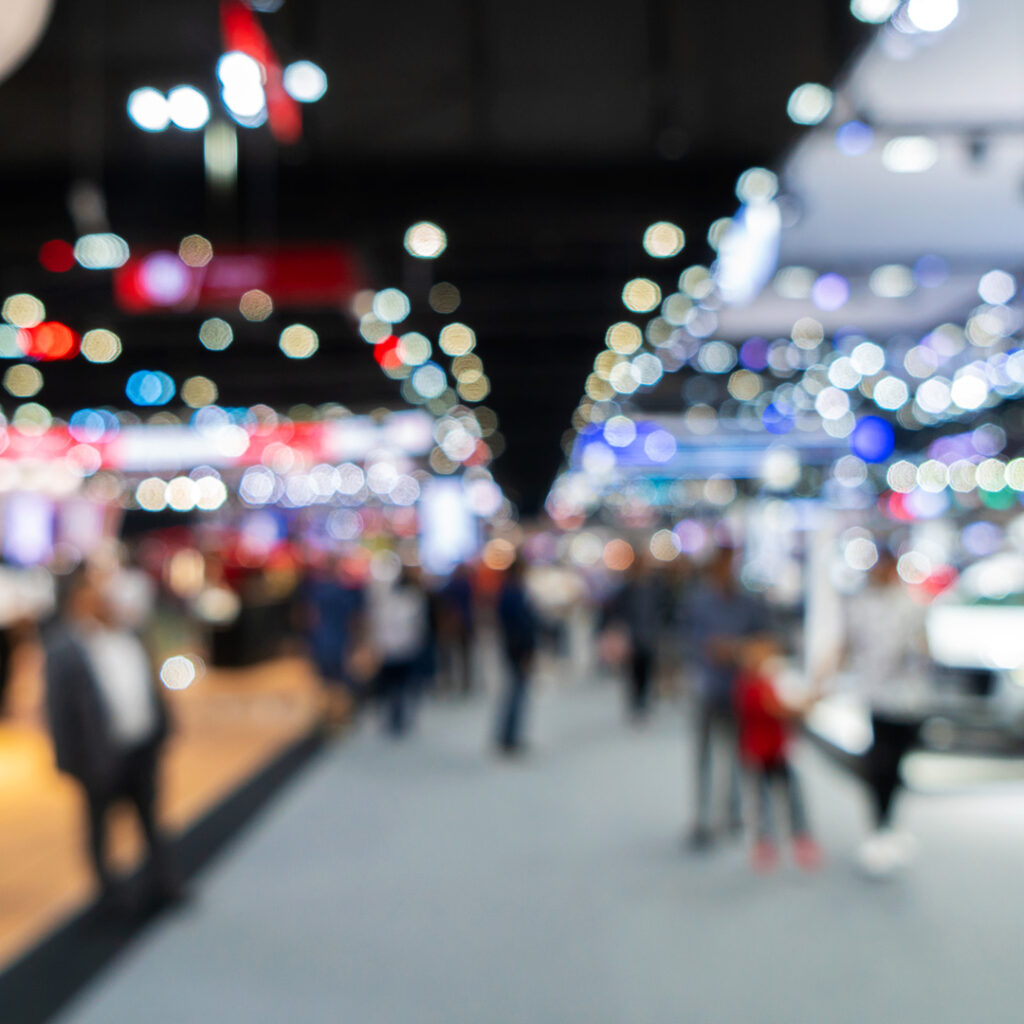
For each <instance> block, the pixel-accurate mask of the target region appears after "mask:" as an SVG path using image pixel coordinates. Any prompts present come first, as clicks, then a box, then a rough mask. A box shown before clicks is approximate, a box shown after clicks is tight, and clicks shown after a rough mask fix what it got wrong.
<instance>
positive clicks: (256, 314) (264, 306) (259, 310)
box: [238, 288, 274, 321]
mask: <svg viewBox="0 0 1024 1024" xmlns="http://www.w3.org/2000/svg"><path fill="white" fill-rule="evenodd" d="M238 312H239V313H241V314H242V316H244V317H245V319H246V320H251V321H260V320H266V319H267V317H269V316H270V314H271V313H273V312H274V300H273V299H272V298H271V297H270V296H269V295H268V294H267V293H266V292H265V291H263V290H262V289H260V288H250V289H249V291H247V292H245V293H243V295H242V297H241V298H240V299H239V300H238Z"/></svg>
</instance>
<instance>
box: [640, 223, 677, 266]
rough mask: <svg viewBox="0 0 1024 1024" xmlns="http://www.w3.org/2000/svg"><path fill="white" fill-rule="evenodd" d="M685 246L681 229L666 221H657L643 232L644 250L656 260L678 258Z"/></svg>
mask: <svg viewBox="0 0 1024 1024" xmlns="http://www.w3.org/2000/svg"><path fill="white" fill-rule="evenodd" d="M685 244H686V236H685V235H684V234H683V229H682V228H681V227H679V226H678V225H676V224H672V223H671V222H670V221H667V220H659V221H657V222H656V223H654V224H652V225H651V226H650V227H649V228H648V229H647V230H646V231H645V232H644V249H645V250H646V252H647V254H648V256H653V257H655V258H656V259H668V258H669V257H672V256H678V255H679V253H681V252H682V251H683V246H684V245H685Z"/></svg>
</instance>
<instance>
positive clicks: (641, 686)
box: [628, 647, 654, 715]
mask: <svg viewBox="0 0 1024 1024" xmlns="http://www.w3.org/2000/svg"><path fill="white" fill-rule="evenodd" d="M653 665H654V654H653V653H652V652H651V651H650V650H648V649H645V648H642V647H634V648H633V656H632V658H631V664H630V669H631V672H630V676H629V694H628V697H629V710H630V713H631V714H633V715H642V714H644V713H645V712H646V711H647V709H648V707H649V706H650V703H651V669H652V667H653Z"/></svg>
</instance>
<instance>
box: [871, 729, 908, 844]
mask: <svg viewBox="0 0 1024 1024" xmlns="http://www.w3.org/2000/svg"><path fill="white" fill-rule="evenodd" d="M871 729H872V732H873V733H874V735H875V739H874V742H873V743H872V744H871V748H870V750H868V752H867V754H865V755H864V781H865V782H867V784H868V788H869V789H870V791H871V798H872V810H873V812H874V817H875V826H876V827H877V828H887V827H888V826H889V823H890V821H891V820H892V805H893V799H894V797H895V796H896V793H897V792H898V791H899V789H900V786H901V785H902V782H901V780H900V762H901V761H902V760H903V757H904V755H905V754H906V753H907V751H908V750H910V748H911V747H913V746H914V744H915V743H917V737H918V733H919V732H920V731H921V726H920V723H918V722H907V721H903V720H900V719H892V718H888V717H887V716H886V715H884V714H881V713H879V712H874V711H873V712H872V713H871Z"/></svg>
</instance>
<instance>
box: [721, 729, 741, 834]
mask: <svg viewBox="0 0 1024 1024" xmlns="http://www.w3.org/2000/svg"><path fill="white" fill-rule="evenodd" d="M719 731H720V733H721V736H722V739H721V741H720V742H721V743H722V744H723V745H724V746H725V748H726V753H727V757H728V759H729V766H728V772H729V796H728V804H727V806H726V828H727V829H728V830H729V831H730V832H732V833H734V834H738V833H740V832H741V831H742V830H743V779H742V767H741V765H740V741H739V730H738V729H737V727H736V716H735V715H734V714H733V713H732V709H723V710H722V711H721V712H720V713H719Z"/></svg>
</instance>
